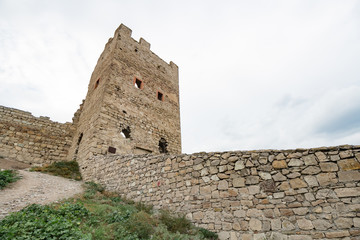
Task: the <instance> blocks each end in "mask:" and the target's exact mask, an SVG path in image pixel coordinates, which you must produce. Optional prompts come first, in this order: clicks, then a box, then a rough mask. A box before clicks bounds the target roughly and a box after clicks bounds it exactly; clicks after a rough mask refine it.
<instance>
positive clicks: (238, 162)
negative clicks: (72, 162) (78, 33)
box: [80, 145, 360, 240]
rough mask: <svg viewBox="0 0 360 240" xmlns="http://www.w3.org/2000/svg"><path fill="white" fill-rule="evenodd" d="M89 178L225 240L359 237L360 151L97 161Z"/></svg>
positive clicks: (87, 168) (85, 168)
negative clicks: (180, 215) (183, 217)
mask: <svg viewBox="0 0 360 240" xmlns="http://www.w3.org/2000/svg"><path fill="white" fill-rule="evenodd" d="M80 167H81V171H82V175H83V177H84V178H85V180H88V181H89V180H92V181H96V182H98V183H101V184H103V185H104V186H106V188H107V189H108V190H110V191H116V192H118V193H120V194H122V195H123V196H126V197H127V198H130V199H134V200H136V201H143V202H145V203H148V204H152V205H154V206H155V207H157V208H160V207H162V208H168V209H171V210H175V211H177V212H181V213H184V214H187V215H186V216H187V217H188V218H189V219H191V220H192V221H193V222H194V223H196V224H197V225H199V226H201V227H204V228H207V229H209V230H213V231H216V232H218V233H219V236H220V239H231V240H234V239H289V240H297V239H299V240H300V239H305V240H308V239H360V181H359V180H360V146H348V145H346V146H339V147H329V148H325V147H324V148H314V149H296V150H281V151H278V150H259V151H234V152H222V153H220V152H214V153H195V154H191V155H186V154H183V155H157V156H154V155H141V156H140V155H122V156H121V155H112V156H109V155H108V156H100V155H98V156H94V157H92V158H90V159H88V160H87V161H86V165H81V166H80Z"/></svg>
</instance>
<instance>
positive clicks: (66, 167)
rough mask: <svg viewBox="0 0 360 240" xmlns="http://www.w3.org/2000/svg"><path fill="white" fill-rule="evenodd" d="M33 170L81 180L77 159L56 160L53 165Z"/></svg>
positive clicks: (33, 169)
mask: <svg viewBox="0 0 360 240" xmlns="http://www.w3.org/2000/svg"><path fill="white" fill-rule="evenodd" d="M31 171H37V172H46V173H50V174H52V175H55V176H60V177H64V178H70V179H74V180H81V174H80V171H79V164H78V163H77V162H76V161H70V162H66V161H64V162H55V163H53V164H51V165H46V166H43V167H34V168H31Z"/></svg>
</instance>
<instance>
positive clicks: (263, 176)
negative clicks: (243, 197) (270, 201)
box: [259, 172, 271, 180]
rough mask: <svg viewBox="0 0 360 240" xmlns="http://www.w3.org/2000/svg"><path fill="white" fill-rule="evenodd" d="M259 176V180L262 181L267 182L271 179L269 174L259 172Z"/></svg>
mask: <svg viewBox="0 0 360 240" xmlns="http://www.w3.org/2000/svg"><path fill="white" fill-rule="evenodd" d="M259 176H260V177H261V179H263V180H269V179H271V174H270V173H267V172H259Z"/></svg>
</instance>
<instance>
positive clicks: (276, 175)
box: [272, 172, 286, 182]
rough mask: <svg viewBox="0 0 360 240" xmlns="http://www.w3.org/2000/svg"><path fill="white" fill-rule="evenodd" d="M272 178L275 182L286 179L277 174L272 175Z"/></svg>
mask: <svg viewBox="0 0 360 240" xmlns="http://www.w3.org/2000/svg"><path fill="white" fill-rule="evenodd" d="M272 178H273V179H274V181H275V182H279V181H285V180H286V177H285V176H284V175H282V174H281V173H279V172H278V173H277V174H275V175H273V176H272Z"/></svg>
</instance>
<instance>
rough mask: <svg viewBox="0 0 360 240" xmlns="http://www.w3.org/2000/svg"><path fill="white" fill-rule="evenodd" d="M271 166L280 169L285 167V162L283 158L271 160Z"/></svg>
mask: <svg viewBox="0 0 360 240" xmlns="http://www.w3.org/2000/svg"><path fill="white" fill-rule="evenodd" d="M272 166H273V168H275V169H282V168H287V167H288V166H287V164H286V161H285V160H276V161H273V162H272Z"/></svg>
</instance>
